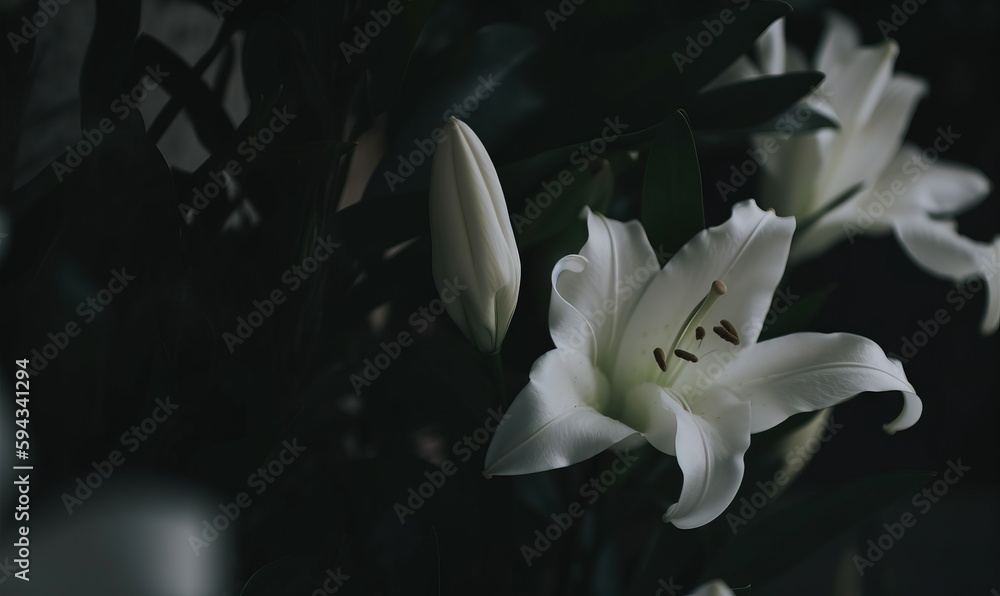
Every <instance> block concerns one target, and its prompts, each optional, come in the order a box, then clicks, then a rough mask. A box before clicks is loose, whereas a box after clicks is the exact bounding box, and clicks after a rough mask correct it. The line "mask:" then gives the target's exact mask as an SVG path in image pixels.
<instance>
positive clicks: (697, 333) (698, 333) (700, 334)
mask: <svg viewBox="0 0 1000 596" xmlns="http://www.w3.org/2000/svg"><path fill="white" fill-rule="evenodd" d="M694 338H695V339H697V340H698V341H701V340H703V339H705V328H704V327H700V326H699V327H698V328H697V329H695V330H694Z"/></svg>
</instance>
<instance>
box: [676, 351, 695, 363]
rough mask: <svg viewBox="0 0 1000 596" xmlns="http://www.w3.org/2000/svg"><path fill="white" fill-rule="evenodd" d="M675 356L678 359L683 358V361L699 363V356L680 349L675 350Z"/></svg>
mask: <svg viewBox="0 0 1000 596" xmlns="http://www.w3.org/2000/svg"><path fill="white" fill-rule="evenodd" d="M674 356H677V357H678V358H681V359H683V360H687V361H688V362H698V357H697V356H695V355H694V354H692V353H691V352H687V351H685V350H680V349H678V350H674Z"/></svg>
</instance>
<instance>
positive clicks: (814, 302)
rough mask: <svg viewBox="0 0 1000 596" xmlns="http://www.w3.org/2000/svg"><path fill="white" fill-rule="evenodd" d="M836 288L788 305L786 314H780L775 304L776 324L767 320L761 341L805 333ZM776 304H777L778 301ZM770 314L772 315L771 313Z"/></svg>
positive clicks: (823, 290)
mask: <svg viewBox="0 0 1000 596" xmlns="http://www.w3.org/2000/svg"><path fill="white" fill-rule="evenodd" d="M836 288H837V286H836V284H831V285H829V286H827V287H825V288H823V289H822V290H819V291H817V292H814V293H812V294H809V295H807V296H805V297H803V298H800V299H798V300H796V301H795V302H792V303H791V304H789V305H787V308H786V309H785V311H784V312H780V313H779V312H778V311H777V308H778V307H779V305H778V304H775V305H774V311H773V312H774V313H775V315H776V316H775V318H774V322H772V323H771V324H767V320H766V319H765V321H764V328H763V329H762V330H761V332H760V339H759V341H764V340H766V339H773V338H775V337H781V336H783V335H788V334H790V333H797V332H799V331H805V329H806V327H807V326H808V325H809V323H811V322H812V321H813V320H814V319H815V318H816V315H818V314H819V311H820V310H822V309H823V305H824V304H825V303H826V299H827V298H829V297H830V294H832V293H833V291H834V290H835V289H836ZM779 289H780V288H779ZM775 302H777V300H776V301H775ZM768 314H769V315H770V313H768Z"/></svg>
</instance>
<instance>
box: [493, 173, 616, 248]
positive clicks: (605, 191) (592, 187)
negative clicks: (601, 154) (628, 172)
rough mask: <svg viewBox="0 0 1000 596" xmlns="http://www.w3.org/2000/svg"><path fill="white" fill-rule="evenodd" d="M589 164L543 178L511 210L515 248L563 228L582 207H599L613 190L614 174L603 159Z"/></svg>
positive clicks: (534, 241) (608, 198) (535, 241)
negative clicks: (585, 167)
mask: <svg viewBox="0 0 1000 596" xmlns="http://www.w3.org/2000/svg"><path fill="white" fill-rule="evenodd" d="M591 163H592V167H590V168H587V169H585V170H584V171H583V172H582V173H581V172H578V171H576V169H575V168H564V169H562V170H560V171H559V172H558V173H557V174H554V175H552V176H550V177H549V178H546V179H545V180H544V181H543V182H542V183H541V184H540V185H539V186H538V187H537V188H535V191H534V192H532V193H531V194H530V195H529V197H528V199H527V204H526V205H525V206H524V207H522V208H519V209H517V211H516V212H512V215H511V223H512V225H513V226H514V237H515V238H516V240H517V244H518V246H519V247H527V246H531V245H533V244H535V243H537V242H541V241H542V240H545V239H547V238H549V237H551V236H553V235H555V234H557V233H559V232H560V231H562V230H564V229H565V228H566V227H567V226H568V225H570V224H571V223H572V222H573V221H574V220H576V219H578V218H579V216H580V211H581V210H582V209H583V207H584V206H589V207H590V208H591V209H597V210H599V209H600V208H601V206H602V205H606V204H607V202H608V201H609V200H610V198H611V193H612V192H613V191H614V186H615V181H614V174H613V173H612V172H611V164H610V163H608V161H607V160H606V159H600V160H597V161H594V162H591Z"/></svg>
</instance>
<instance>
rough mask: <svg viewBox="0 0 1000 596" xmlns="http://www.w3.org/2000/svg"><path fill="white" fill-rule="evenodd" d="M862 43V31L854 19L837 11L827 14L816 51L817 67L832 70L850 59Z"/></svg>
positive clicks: (823, 70)
mask: <svg viewBox="0 0 1000 596" xmlns="http://www.w3.org/2000/svg"><path fill="white" fill-rule="evenodd" d="M859 45H861V32H860V31H859V30H858V26H857V25H856V24H854V22H853V21H851V20H850V19H848V18H847V17H845V16H844V15H842V14H840V13H839V12H837V11H829V12H828V13H827V14H826V28H825V29H824V31H823V36H822V37H821V38H820V42H819V49H818V50H817V51H816V69H817V70H820V71H822V72H827V73H828V72H830V71H832V70H834V69H835V68H837V67H838V66H839V65H840V64H842V63H843V62H846V61H848V60H850V57H851V52H852V51H853V50H854V49H855V48H857V47H858V46H859Z"/></svg>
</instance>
